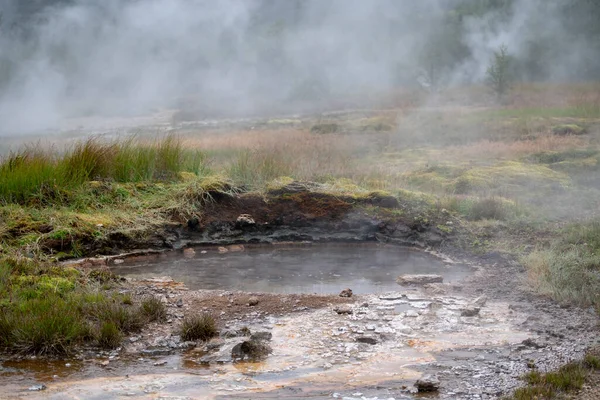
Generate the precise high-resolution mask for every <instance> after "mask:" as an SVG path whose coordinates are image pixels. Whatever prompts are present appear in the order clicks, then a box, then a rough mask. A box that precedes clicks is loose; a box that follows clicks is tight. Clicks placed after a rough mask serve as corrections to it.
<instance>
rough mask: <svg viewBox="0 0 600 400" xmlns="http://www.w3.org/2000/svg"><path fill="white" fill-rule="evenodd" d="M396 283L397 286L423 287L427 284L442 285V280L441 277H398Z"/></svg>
mask: <svg viewBox="0 0 600 400" xmlns="http://www.w3.org/2000/svg"><path fill="white" fill-rule="evenodd" d="M396 282H397V283H398V284H399V285H403V286H408V285H425V284H427V283H442V282H444V278H443V277H442V276H441V275H400V276H399V277H398V279H396Z"/></svg>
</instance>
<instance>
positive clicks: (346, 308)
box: [333, 306, 352, 315]
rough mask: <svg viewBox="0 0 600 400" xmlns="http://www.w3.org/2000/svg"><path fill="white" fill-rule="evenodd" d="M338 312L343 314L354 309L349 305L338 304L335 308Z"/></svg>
mask: <svg viewBox="0 0 600 400" xmlns="http://www.w3.org/2000/svg"><path fill="white" fill-rule="evenodd" d="M333 311H335V312H336V313H338V314H340V315H342V314H352V309H351V308H350V307H349V306H337V307H335V308H334V309H333Z"/></svg>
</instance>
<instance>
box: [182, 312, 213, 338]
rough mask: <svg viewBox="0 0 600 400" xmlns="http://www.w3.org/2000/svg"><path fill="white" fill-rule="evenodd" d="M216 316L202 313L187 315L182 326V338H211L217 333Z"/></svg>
mask: <svg viewBox="0 0 600 400" xmlns="http://www.w3.org/2000/svg"><path fill="white" fill-rule="evenodd" d="M217 333H218V332H217V323H216V321H215V318H214V317H213V316H212V315H210V314H208V313H202V314H197V315H192V316H188V317H185V319H184V320H183V323H182V324H181V328H180V335H181V339H182V340H185V341H196V340H203V341H206V340H209V339H211V338H213V337H215V336H216V335H217Z"/></svg>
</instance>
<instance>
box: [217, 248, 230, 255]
mask: <svg viewBox="0 0 600 400" xmlns="http://www.w3.org/2000/svg"><path fill="white" fill-rule="evenodd" d="M217 250H219V253H221V254H224V253H227V252H228V251H229V250H227V248H226V247H219V248H218V249H217Z"/></svg>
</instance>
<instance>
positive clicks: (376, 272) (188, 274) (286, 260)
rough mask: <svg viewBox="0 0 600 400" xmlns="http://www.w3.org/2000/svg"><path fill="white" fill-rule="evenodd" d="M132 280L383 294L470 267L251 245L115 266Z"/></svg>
mask: <svg viewBox="0 0 600 400" xmlns="http://www.w3.org/2000/svg"><path fill="white" fill-rule="evenodd" d="M112 270H113V272H115V273H116V274H118V275H123V276H128V277H132V278H138V279H139V278H149V277H155V276H164V275H168V276H171V277H172V278H173V279H175V280H177V281H182V282H184V283H185V284H186V285H187V286H188V287H189V288H190V289H226V290H243V291H249V292H272V293H317V294H334V293H339V292H340V290H341V289H344V288H346V287H349V288H351V289H352V290H353V291H354V293H357V294H365V293H381V292H384V291H389V290H395V289H398V285H397V284H396V283H395V280H396V277H397V276H398V275H402V274H440V275H442V276H444V281H445V282H448V281H455V280H459V279H462V278H464V277H465V276H467V275H468V274H469V273H470V269H469V268H467V267H461V266H456V265H452V266H447V265H445V264H444V263H443V262H442V261H441V260H439V259H438V258H435V257H433V256H431V255H429V254H426V253H423V252H419V251H414V250H409V249H406V248H400V247H395V246H384V245H375V244H368V245H364V244H363V245H361V244H328V245H312V246H289V247H279V246H270V247H265V246H256V247H253V246H247V247H246V248H245V249H244V251H242V252H228V253H219V252H218V251H217V250H216V249H213V248H211V249H197V250H196V252H195V253H194V252H186V255H185V256H183V255H182V254H181V253H170V254H166V255H162V256H160V257H156V258H154V259H150V260H148V259H146V260H143V261H126V262H125V263H123V264H120V265H115V266H114V267H112Z"/></svg>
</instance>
